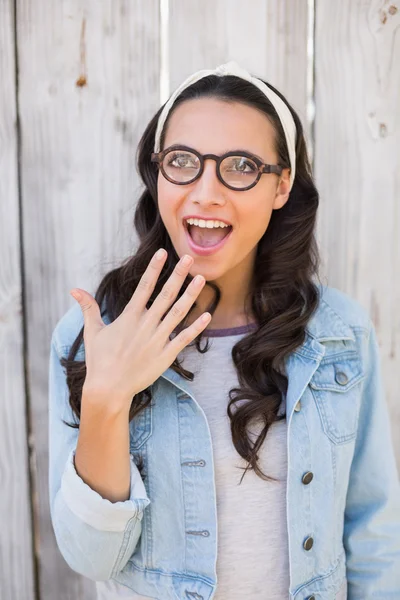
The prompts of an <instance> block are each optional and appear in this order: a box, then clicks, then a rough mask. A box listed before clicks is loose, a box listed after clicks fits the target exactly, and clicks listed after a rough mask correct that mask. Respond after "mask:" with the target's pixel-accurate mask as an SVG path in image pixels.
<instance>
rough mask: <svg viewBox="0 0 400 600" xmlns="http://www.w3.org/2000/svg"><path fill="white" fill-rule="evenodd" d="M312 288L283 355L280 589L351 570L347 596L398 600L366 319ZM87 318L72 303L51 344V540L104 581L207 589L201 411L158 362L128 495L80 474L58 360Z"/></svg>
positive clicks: (211, 582) (299, 598)
mask: <svg viewBox="0 0 400 600" xmlns="http://www.w3.org/2000/svg"><path fill="white" fill-rule="evenodd" d="M319 289H320V292H321V301H320V303H319V307H318V310H317V312H316V313H315V314H314V315H313V317H312V318H311V319H310V321H309V323H308V326H307V331H306V339H305V341H304V343H303V344H302V345H301V346H300V347H299V348H297V349H296V350H295V351H294V352H293V353H292V354H291V355H290V356H289V357H288V358H287V361H286V373H287V376H288V390H287V397H286V408H287V416H286V422H287V431H288V435H287V451H288V475H287V527H288V544H289V559H290V590H288V596H287V597H288V598H289V599H290V600H292V599H293V600H294V599H296V600H310V599H313V600H335V598H336V594H337V593H338V590H339V589H340V588H341V586H342V585H343V583H344V582H345V578H346V577H347V594H348V596H347V597H348V600H369V599H371V600H372V599H374V600H390V599H393V600H395V599H396V600H399V599H400V486H399V477H398V471H397V468H396V463H395V457H394V449H393V442H392V437H391V429H390V422H389V414H388V408H387V404H386V399H385V392H384V385H383V381H382V373H381V364H380V356H379V349H378V344H377V339H376V333H375V329H374V327H373V324H372V322H371V320H370V318H369V316H368V314H367V312H366V311H365V310H364V309H363V308H362V306H361V305H360V304H359V303H358V302H357V301H355V300H354V299H352V298H350V297H349V296H348V295H346V294H344V293H343V292H340V291H339V290H337V289H335V288H332V287H329V286H319ZM104 321H105V322H106V323H109V320H108V319H107V315H106V316H105V317H104ZM82 325H83V316H82V312H81V309H80V307H79V305H78V304H75V305H74V306H73V307H72V308H71V309H69V310H68V312H67V313H66V314H65V315H64V316H63V317H62V318H61V319H60V320H59V322H58V323H57V325H56V327H55V329H54V332H53V336H52V341H51V355H50V374H49V375H50V376H49V411H50V412H49V453H50V462H49V476H50V484H49V492H50V507H51V518H52V523H53V527H54V531H55V535H56V539H57V543H58V546H59V548H60V551H61V553H62V555H63V556H64V558H65V560H66V561H67V563H68V564H69V566H70V567H71V568H72V569H73V570H75V571H77V572H78V573H81V574H82V575H85V576H86V577H88V578H90V579H92V580H95V581H99V580H108V579H111V578H113V579H115V580H116V581H117V582H119V583H121V584H123V585H125V586H127V587H128V588H131V589H133V590H135V591H136V592H137V593H140V594H143V595H145V596H148V597H150V598H158V599H160V600H177V599H181V600H210V599H211V598H212V597H213V595H214V592H215V589H216V584H217V577H216V559H217V533H218V527H217V510H216V493H215V481H214V465H213V451H212V441H211V436H210V430H209V427H208V423H207V419H206V417H205V414H204V412H203V410H202V409H201V407H200V406H199V404H198V403H197V402H196V399H195V397H194V395H193V393H192V391H191V385H190V382H189V381H187V380H185V379H184V378H182V377H181V376H180V375H178V374H177V373H175V372H174V371H173V370H172V369H171V368H169V369H167V370H166V371H165V372H164V373H163V374H162V375H161V376H160V377H159V378H158V379H157V380H156V381H155V382H154V384H153V385H152V394H153V400H152V403H151V406H149V407H147V408H146V409H145V410H144V412H142V413H141V414H140V415H139V416H138V417H137V418H136V419H134V421H133V422H131V424H130V435H131V437H130V452H131V495H130V499H129V500H127V501H126V502H116V503H111V502H110V501H109V500H106V499H104V498H102V497H101V496H100V495H99V494H98V493H97V492H95V491H94V490H92V489H91V488H90V487H89V486H88V485H87V484H85V483H84V482H83V480H82V479H81V478H80V477H79V476H78V474H77V473H76V471H75V468H74V464H73V455H74V451H75V448H76V444H77V438H78V434H79V430H78V429H72V428H70V427H67V426H66V425H64V424H63V422H62V420H63V419H64V420H66V421H69V422H73V421H74V418H73V415H72V412H71V409H70V407H69V402H68V388H67V386H66V380H65V373H64V370H63V368H62V367H61V365H60V362H59V358H60V357H61V356H66V355H67V353H68V350H69V348H70V346H71V344H72V342H73V341H74V339H75V337H76V335H77V333H78V332H79V330H80V328H81V327H82ZM83 358H84V347H83V344H82V346H81V348H80V350H79V353H78V355H77V357H76V359H77V360H82V359H83ZM139 454H141V455H142V456H143V458H144V464H145V472H146V477H145V478H144V481H143V480H142V478H141V477H140V474H139V471H138V470H137V467H136V465H135V463H134V460H133V459H134V457H136V456H138V455H139ZM309 471H311V472H312V473H313V478H312V481H311V482H310V481H309V478H305V479H304V481H303V475H304V474H305V473H307V472H309ZM245 509H246V507H243V510H245ZM238 517H239V518H240V515H238ZM265 583H266V586H267V585H268V582H267V581H266V582H265Z"/></svg>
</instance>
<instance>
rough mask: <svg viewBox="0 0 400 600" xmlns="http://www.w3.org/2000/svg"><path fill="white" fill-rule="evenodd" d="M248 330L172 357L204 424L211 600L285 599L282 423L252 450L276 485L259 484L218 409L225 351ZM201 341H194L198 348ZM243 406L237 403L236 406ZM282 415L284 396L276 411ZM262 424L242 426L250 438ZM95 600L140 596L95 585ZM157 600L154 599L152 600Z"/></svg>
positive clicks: (220, 334)
mask: <svg viewBox="0 0 400 600" xmlns="http://www.w3.org/2000/svg"><path fill="white" fill-rule="evenodd" d="M252 327H254V325H247V326H242V327H235V328H232V329H221V330H218V329H215V330H209V331H207V335H208V337H209V338H210V339H209V343H210V348H209V350H208V351H207V352H206V353H204V354H200V353H199V352H198V351H197V349H196V348H195V347H194V346H193V347H192V346H191V347H186V348H185V349H184V350H183V351H182V352H181V353H180V354H179V358H180V359H182V361H183V367H184V368H185V369H189V370H190V371H191V372H193V373H194V380H193V382H191V386H192V389H193V393H194V397H195V399H196V400H197V402H198V403H199V405H200V406H201V407H202V409H203V411H204V413H205V415H206V417H207V420H208V424H209V427H210V431H211V437H212V444H213V455H214V467H215V484H216V494H217V515H218V557H217V590H216V593H215V596H214V599H213V600H227V598H229V599H230V600H243V598H257V600H283V599H284V598H289V592H288V590H289V557H288V542H287V525H286V475H287V450H286V420H285V419H283V420H282V421H280V422H277V423H273V424H272V426H271V427H270V428H269V430H268V433H267V437H266V439H265V441H264V443H263V445H262V447H261V449H260V452H259V457H260V460H259V465H260V467H261V470H262V471H263V472H264V473H265V474H267V475H270V476H272V477H275V478H277V479H278V480H279V481H265V480H263V479H261V478H260V477H258V476H257V475H255V473H254V471H252V470H248V471H247V473H246V475H245V476H244V478H243V481H242V483H241V484H240V485H239V481H240V478H241V476H242V474H243V472H244V471H243V469H239V468H238V467H245V466H246V461H245V460H244V459H243V458H242V457H241V456H240V455H239V454H238V452H237V451H236V448H235V447H234V445H233V443H232V436H231V431H230V419H229V417H228V414H227V412H226V409H227V405H228V401H229V396H228V392H229V390H230V389H232V388H233V387H235V386H238V385H239V382H238V379H237V375H236V369H235V366H234V364H233V360H232V357H231V351H232V347H233V346H234V344H236V342H237V341H238V340H239V339H240V338H241V337H243V336H244V335H246V334H247V333H248V332H249V331H250V330H251V329H252ZM203 344H204V342H202V345H203ZM242 402H243V401H242ZM284 412H285V398H283V400H282V404H281V407H280V409H279V414H283V413H284ZM261 429H262V424H260V425H258V424H255V425H252V426H251V427H250V436H251V439H253V440H255V439H256V437H257V435H256V434H257V433H258V432H259V431H261ZM97 587H98V598H99V600H100V599H101V600H117V599H119V598H131V599H132V600H142V599H143V596H139V595H135V594H134V593H132V591H130V590H128V589H127V588H125V587H123V586H119V585H118V584H115V583H114V582H112V581H106V582H99V583H97ZM160 600H162V599H160Z"/></svg>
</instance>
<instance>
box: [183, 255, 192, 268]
mask: <svg viewBox="0 0 400 600" xmlns="http://www.w3.org/2000/svg"><path fill="white" fill-rule="evenodd" d="M191 262H192V257H191V256H189V255H188V254H186V255H185V256H184V257H183V258H182V264H183V265H185V267H187V266H188V265H190V263H191Z"/></svg>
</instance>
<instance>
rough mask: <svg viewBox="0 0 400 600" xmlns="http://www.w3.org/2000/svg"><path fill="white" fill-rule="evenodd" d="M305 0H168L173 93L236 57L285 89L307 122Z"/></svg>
mask: <svg viewBox="0 0 400 600" xmlns="http://www.w3.org/2000/svg"><path fill="white" fill-rule="evenodd" d="M307 14H308V13H307V0H279V1H278V0H252V2H251V3H248V4H243V2H240V0H219V1H218V2H216V1H215V0H203V1H202V2H185V0H170V16H169V36H168V39H169V61H168V63H169V72H170V86H171V87H170V90H171V92H172V91H173V90H174V89H175V88H176V87H177V86H178V85H179V84H180V83H181V81H183V79H184V78H185V77H187V76H188V75H190V74H191V73H192V72H194V71H197V70H199V69H214V68H215V67H216V66H217V65H219V64H221V63H224V62H228V61H229V60H235V61H237V62H238V64H239V65H241V66H243V67H244V68H245V69H247V70H249V71H250V72H251V73H252V74H253V75H254V76H256V77H257V76H258V77H261V78H263V79H265V80H266V81H268V82H269V83H271V84H272V85H273V86H274V87H276V88H277V89H278V90H279V91H280V92H282V93H283V94H285V96H286V97H287V99H288V100H289V102H290V103H291V104H292V106H293V108H294V109H295V110H296V111H297V112H298V114H299V117H300V119H301V120H302V123H303V124H304V128H305V132H306V138H307V139H309V138H310V130H309V123H308V121H307Z"/></svg>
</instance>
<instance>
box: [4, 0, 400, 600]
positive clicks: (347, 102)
mask: <svg viewBox="0 0 400 600" xmlns="http://www.w3.org/2000/svg"><path fill="white" fill-rule="evenodd" d="M168 4H169V7H168V8H169V10H168V14H169V17H168V21H167V22H166V23H165V24H164V25H162V23H161V14H165V11H164V9H165V7H166V5H168ZM395 4H396V3H395V2H394V1H393V2H392V3H389V2H385V1H384V0H374V1H373V0H358V1H357V2H350V0H338V2H335V3H329V2H324V1H321V2H318V3H317V6H316V9H315V10H314V3H313V2H310V1H308V0H252V2H251V10H249V7H248V6H247V5H246V8H244V6H245V5H244V4H243V2H239V0H202V2H201V3H197V2H191V3H189V2H185V1H184V0H169V2H168V0H146V2H142V1H141V0H130V1H129V2H128V1H127V0H114V1H112V0H103V1H102V2H96V1H95V0H81V1H78V0H68V1H67V0H63V1H61V0H60V1H59V2H51V1H50V0H45V1H44V2H34V1H33V0H14V2H13V1H12V0H3V2H1V3H0V72H1V74H2V77H1V78H0V142H1V144H0V199H1V204H0V251H1V256H2V261H1V262H0V285H1V288H0V292H1V303H0V339H1V346H0V369H1V370H0V372H1V374H2V376H3V377H2V380H3V381H4V382H5V385H4V386H3V387H4V391H3V398H6V399H7V401H4V402H3V403H2V405H1V408H0V410H1V417H2V418H1V419H0V449H1V450H3V452H1V454H0V473H1V481H2V483H3V481H5V483H6V486H5V488H4V487H3V486H2V487H3V489H7V490H8V492H7V493H6V494H5V496H4V495H2V497H1V500H0V510H1V515H2V535H1V537H0V598H2V600H3V599H4V600H19V599H21V600H31V599H32V600H53V599H54V598H57V600H72V599H73V600H94V598H95V591H94V584H93V582H91V581H89V580H86V579H84V578H82V577H80V576H78V575H76V574H75V573H73V572H72V571H71V570H70V569H69V567H68V566H67V565H66V563H65V562H64V560H63V559H62V557H61V555H60V553H59V551H58V549H57V546H56V543H55V539H54V534H53V531H52V528H51V523H50V517H49V504H48V488H47V472H48V452H47V384H48V353H49V344H50V336H51V333H52V330H53V328H54V326H55V323H56V322H57V320H58V319H59V318H60V316H61V315H62V314H64V312H65V311H66V310H67V309H68V308H69V307H70V306H71V305H72V304H73V302H74V301H73V300H72V298H71V297H70V296H69V294H68V291H69V290H70V289H71V288H72V287H82V288H85V289H87V290H89V291H91V292H93V291H94V290H95V289H96V287H97V285H98V283H99V281H100V279H101V277H102V276H103V274H105V273H106V272H107V271H109V270H110V269H111V268H113V267H114V266H116V265H117V264H119V262H120V261H121V260H123V259H124V258H125V257H126V256H128V255H129V254H131V253H132V252H134V249H135V246H136V236H135V233H134V231H133V227H132V220H133V212H134V206H135V202H136V200H137V198H138V196H139V193H140V190H141V187H142V186H141V182H140V180H139V178H138V174H137V172H136V168H135V164H134V162H135V151H136V146H137V142H138V140H139V138H140V135H141V134H142V132H143V130H144V127H145V125H146V123H147V122H148V120H149V119H150V117H151V116H152V115H153V114H154V112H155V111H156V110H157V108H158V107H159V105H160V85H161V83H162V81H165V80H166V79H167V82H168V84H169V91H170V92H171V91H172V90H173V89H175V87H176V86H177V85H178V84H179V83H180V82H181V80H182V79H183V78H184V77H186V76H187V75H188V74H190V73H191V72H193V71H194V70H197V69H201V68H213V67H215V66H216V65H217V64H220V63H222V62H227V61H228V60H232V59H233V60H237V61H238V62H239V64H241V65H243V66H244V67H245V68H247V69H249V70H250V71H251V72H253V73H254V74H256V75H260V76H262V77H263V78H264V79H267V80H268V81H270V82H271V83H272V84H273V85H274V86H276V87H277V88H278V89H280V90H281V91H282V92H283V93H284V94H286V96H287V98H288V99H289V101H290V102H291V103H292V105H293V106H294V108H295V109H296V110H297V111H298V113H299V115H300V117H301V119H302V121H303V124H304V127H305V130H306V136H307V139H308V141H309V143H310V147H311V149H312V150H314V152H315V172H316V178H317V184H318V187H319V189H320V193H321V209H320V217H319V227H318V234H319V239H320V245H321V249H322V252H323V257H324V271H325V277H326V279H327V283H329V284H330V285H333V286H335V287H338V288H340V289H342V290H344V291H347V292H348V293H350V294H351V295H352V296H354V297H356V298H357V299H359V300H360V301H361V302H362V303H363V304H364V305H365V306H366V308H367V309H368V310H369V311H370V313H371V316H373V318H374V322H375V323H376V325H377V330H378V336H379V339H380V342H381V347H382V356H383V366H384V371H385V376H386V377H385V380H386V384H387V391H388V401H389V405H390V411H391V415H392V416H393V434H394V440H395V444H396V449H397V456H398V457H399V458H400V433H399V427H398V425H399V422H400V414H399V413H400V408H399V405H398V403H396V400H397V388H398V386H399V384H400V375H399V371H400V370H399V369H398V368H397V369H396V368H395V366H396V364H397V365H398V364H399V358H398V354H399V342H400V312H399V311H397V310H396V308H397V305H398V301H399V300H400V284H399V282H398V280H397V279H398V277H397V279H396V274H397V275H398V274H399V271H400V269H399V267H400V246H399V243H400V242H399V240H400V236H399V233H400V232H399V227H400V215H399V193H398V191H396V190H398V189H399V187H400V186H399V184H400V182H399V172H400V169H399V165H398V161H399V160H400V159H399V156H398V152H396V149H397V150H398V148H399V135H400V134H399V109H398V107H399V106H400V102H399V89H400V86H399V77H400V74H399V71H398V69H396V64H398V62H399V58H400V56H399V54H400V48H399V44H400V42H399V36H397V38H396V36H395V31H396V28H397V27H398V24H399V12H398V11H397V12H396V10H395V8H396V6H395ZM160 7H161V8H162V11H161V12H160ZM309 9H311V10H312V15H311V16H312V18H313V19H315V57H314V65H311V68H313V67H314V69H315V103H316V111H315V113H316V119H315V123H313V122H310V121H309V119H308V116H309V114H310V112H309V111H308V106H307V102H308V100H309V99H308V98H307V94H308V91H309V89H308V83H309V81H310V69H309V66H310V65H309V63H308V61H309V57H308V49H309V46H308V41H307V32H308V18H309V16H310V15H309V13H308V11H309ZM14 11H15V14H16V25H14ZM15 31H16V39H15V37H14V32H15ZM164 36H166V37H165V38H164ZM161 52H163V55H162V56H161ZM15 54H16V55H17V57H18V65H17V66H18V69H17V71H18V77H17V78H16V75H15V73H16V68H15V61H14V57H15ZM396 58H397V61H396ZM161 66H166V67H167V71H168V72H167V73H164V72H163V71H162V70H161ZM312 72H313V71H311V73H312ZM165 100H166V98H162V101H165ZM17 107H18V111H17ZM17 114H18V115H19V119H20V126H21V139H20V143H19V144H18V136H17V129H16V119H17ZM18 152H19V155H20V164H19V170H18ZM18 174H19V178H20V186H19V188H18ZM19 198H20V202H21V211H20V208H19ZM20 222H21V228H20ZM20 256H21V257H22V270H21V265H20ZM4 257H5V258H6V259H5V260H4ZM21 282H23V283H21ZM22 286H23V287H22ZM10 290H11V293H10ZM396 300H397V302H396ZM22 301H23V302H22ZM24 336H25V337H24ZM5 349H7V351H5ZM396 355H397V356H396ZM25 359H26V372H25V371H24V366H25V363H24V360H25ZM24 376H26V378H25V379H24ZM27 419H28V420H29V421H30V422H31V425H30V429H31V430H32V431H31V436H30V440H29V444H28V442H27V436H26V428H27V425H26V423H27ZM396 425H397V428H396ZM28 448H30V464H31V467H32V469H31V470H32V474H33V482H32V484H30V478H29V470H28V462H29V458H28ZM4 457H6V458H4ZM11 457H12V459H11ZM15 473H17V474H18V477H15V475H14V474H15ZM31 507H33V514H34V517H35V520H34V524H35V528H34V529H33V525H32V519H31ZM3 515H7V519H4V518H3ZM3 521H4V524H3ZM33 532H34V533H33ZM32 539H34V540H35V543H34V544H33V543H32ZM32 548H35V551H36V555H34V554H33V550H32ZM35 564H37V573H36V571H35ZM35 585H36V590H35Z"/></svg>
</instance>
